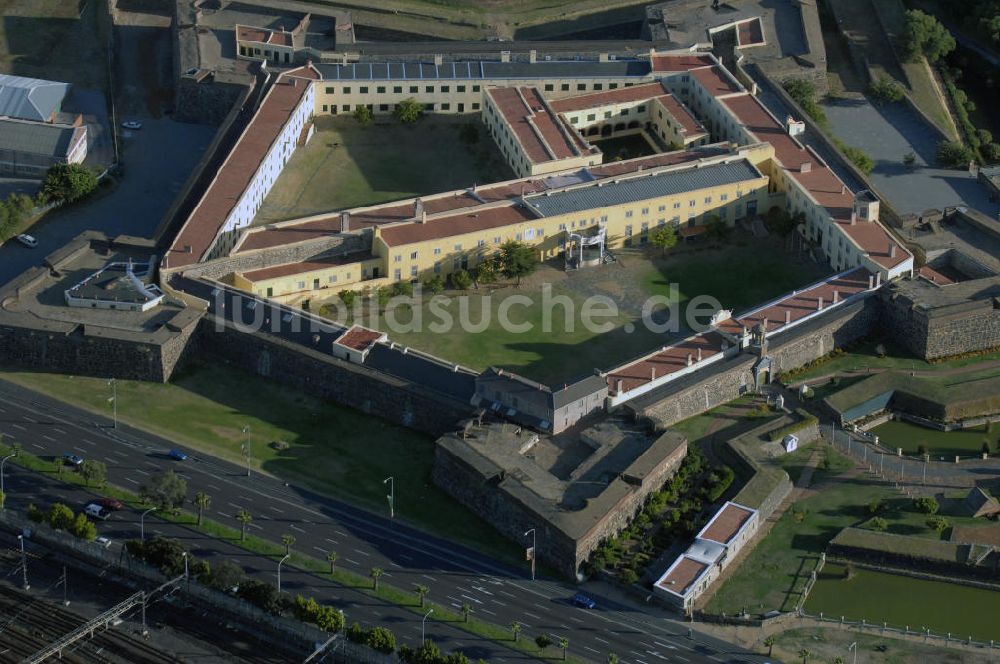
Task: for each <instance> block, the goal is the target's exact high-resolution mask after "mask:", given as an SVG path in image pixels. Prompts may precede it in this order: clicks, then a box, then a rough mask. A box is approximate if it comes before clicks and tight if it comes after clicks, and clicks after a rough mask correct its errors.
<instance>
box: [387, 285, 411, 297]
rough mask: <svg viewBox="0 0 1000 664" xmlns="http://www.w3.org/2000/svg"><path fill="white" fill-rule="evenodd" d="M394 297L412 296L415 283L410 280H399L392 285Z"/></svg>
mask: <svg viewBox="0 0 1000 664" xmlns="http://www.w3.org/2000/svg"><path fill="white" fill-rule="evenodd" d="M392 295H393V297H400V296H402V297H411V296H412V295H413V284H411V283H410V282H409V281H397V282H396V283H394V284H393V285H392Z"/></svg>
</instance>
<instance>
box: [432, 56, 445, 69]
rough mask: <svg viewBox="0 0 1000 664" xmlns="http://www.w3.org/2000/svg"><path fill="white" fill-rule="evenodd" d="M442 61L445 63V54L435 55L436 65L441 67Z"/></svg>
mask: <svg viewBox="0 0 1000 664" xmlns="http://www.w3.org/2000/svg"><path fill="white" fill-rule="evenodd" d="M442 63H444V56H443V55H441V54H438V55H435V56H434V66H435V67H440V66H441V64H442Z"/></svg>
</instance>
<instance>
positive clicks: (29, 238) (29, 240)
mask: <svg viewBox="0 0 1000 664" xmlns="http://www.w3.org/2000/svg"><path fill="white" fill-rule="evenodd" d="M17 241H18V242H20V243H21V244H23V245H24V246H26V247H29V248H31V249H34V248H35V247H37V246H38V240H36V239H35V237H34V236H33V235H28V234H27V233H21V234H20V235H18V236H17Z"/></svg>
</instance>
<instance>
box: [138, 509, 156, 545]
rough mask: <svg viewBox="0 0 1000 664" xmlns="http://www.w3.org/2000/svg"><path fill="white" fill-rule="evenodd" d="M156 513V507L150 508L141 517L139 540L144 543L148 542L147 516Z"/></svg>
mask: <svg viewBox="0 0 1000 664" xmlns="http://www.w3.org/2000/svg"><path fill="white" fill-rule="evenodd" d="M155 511H156V508H155V507H150V508H149V509H148V510H146V511H145V512H143V513H142V514H140V515H139V539H140V540H142V541H143V542H145V541H146V515H147V514H149V513H150V512H155Z"/></svg>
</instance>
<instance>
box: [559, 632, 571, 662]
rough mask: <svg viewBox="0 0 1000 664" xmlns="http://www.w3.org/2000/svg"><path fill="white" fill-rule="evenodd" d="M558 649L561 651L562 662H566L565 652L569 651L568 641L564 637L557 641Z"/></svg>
mask: <svg viewBox="0 0 1000 664" xmlns="http://www.w3.org/2000/svg"><path fill="white" fill-rule="evenodd" d="M559 648H560V649H561V650H562V655H563V661H566V651H567V650H569V639H567V638H566V637H565V636H564V637H562V638H561V639H559Z"/></svg>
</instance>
